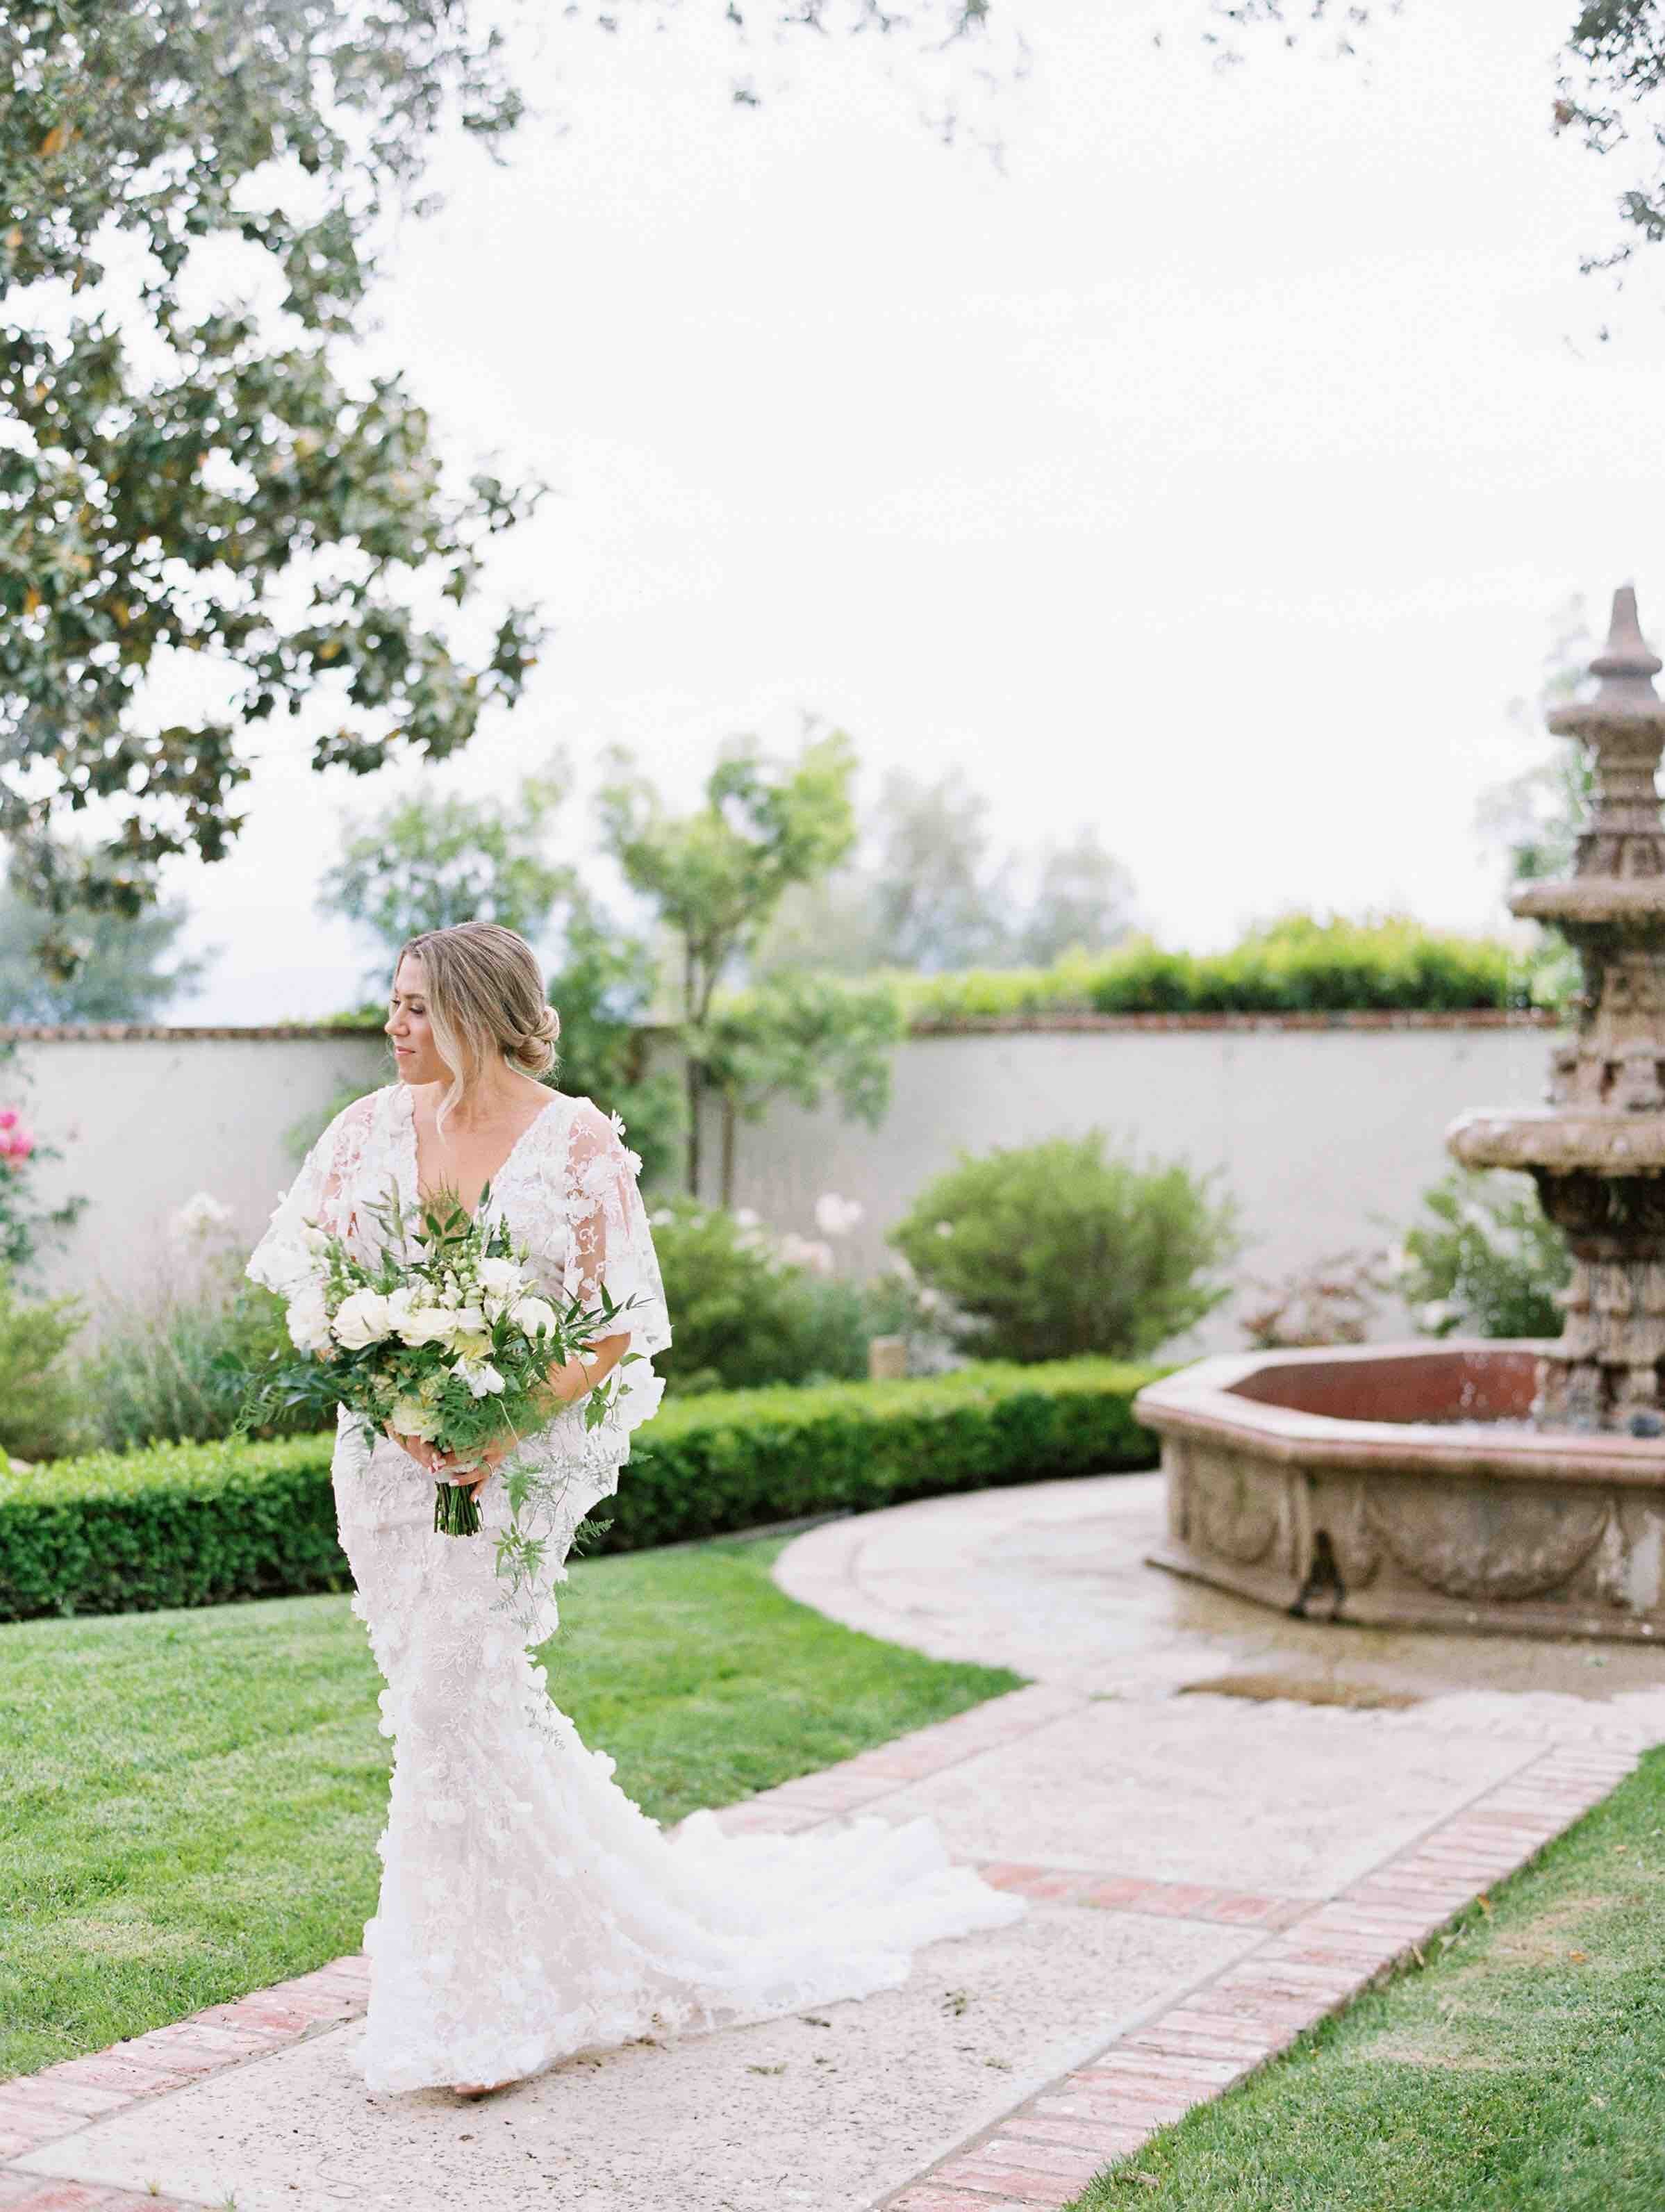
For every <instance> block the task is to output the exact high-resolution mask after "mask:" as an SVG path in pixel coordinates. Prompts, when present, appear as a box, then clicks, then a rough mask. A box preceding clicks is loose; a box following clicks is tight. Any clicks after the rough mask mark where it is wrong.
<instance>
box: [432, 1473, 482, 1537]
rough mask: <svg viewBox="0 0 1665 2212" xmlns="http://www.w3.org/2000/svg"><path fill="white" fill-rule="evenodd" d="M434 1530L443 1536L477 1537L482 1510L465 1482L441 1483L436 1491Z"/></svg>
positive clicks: (435, 1487)
mask: <svg viewBox="0 0 1665 2212" xmlns="http://www.w3.org/2000/svg"><path fill="white" fill-rule="evenodd" d="M434 1533H435V1534H437V1535H441V1536H477V1535H478V1534H479V1533H480V1509H479V1507H478V1506H477V1504H475V1502H474V1500H473V1498H471V1496H470V1494H469V1489H468V1485H467V1484H466V1483H464V1482H441V1483H438V1484H436V1485H435V1486H434Z"/></svg>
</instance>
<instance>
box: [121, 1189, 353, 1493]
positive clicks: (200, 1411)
mask: <svg viewBox="0 0 1665 2212" xmlns="http://www.w3.org/2000/svg"><path fill="white" fill-rule="evenodd" d="M168 1233H169V1240H170V1249H169V1250H168V1253H167V1261H166V1266H165V1268H164V1269H163V1270H162V1272H161V1275H160V1279H159V1280H158V1283H157V1285H156V1286H155V1288H154V1289H152V1290H151V1291H149V1292H148V1293H143V1294H141V1295H140V1296H138V1297H132V1298H127V1299H124V1300H122V1301H120V1302H118V1303H112V1304H109V1305H107V1306H106V1307H105V1308H104V1309H103V1310H101V1311H100V1315H99V1317H98V1319H99V1328H98V1341H97V1345H96V1347H95V1349H94V1351H93V1352H91V1354H90V1355H89V1356H88V1359H87V1361H86V1363H85V1364H84V1365H83V1367H82V1370H81V1374H80V1376H79V1378H78V1380H79V1382H80V1384H81V1388H82V1394H83V1396H84V1399H85V1403H86V1410H87V1418H88V1422H89V1424H90V1425H91V1427H92V1430H93V1437H92V1439H91V1441H92V1442H94V1443H96V1444H100V1445H102V1446H103V1447H104V1448H105V1449H107V1450H110V1451H126V1450H129V1449H131V1448H132V1447H133V1446H134V1445H136V1444H149V1443H211V1442H213V1441H215V1440H216V1439H217V1438H220V1437H228V1436H230V1435H231V1434H232V1432H233V1431H234V1430H235V1429H236V1428H238V1426H239V1425H240V1414H241V1412H242V1408H243V1406H244V1402H245V1401H246V1398H247V1395H248V1389H249V1383H250V1382H251V1380H252V1376H253V1375H254V1374H255V1372H256V1371H257V1370H259V1369H262V1368H264V1366H265V1365H266V1364H268V1362H269V1361H270V1359H271V1358H272V1357H273V1356H274V1355H275V1354H276V1355H281V1356H282V1357H283V1358H292V1357H293V1352H292V1348H291V1346H290V1344H289V1336H288V1333H287V1331H286V1330H285V1328H284V1325H283V1302H282V1300H281V1299H279V1298H276V1297H274V1296H273V1295H272V1293H271V1292H270V1291H267V1290H263V1289H261V1288H260V1287H259V1286H258V1285H257V1284H254V1283H251V1282H250V1281H249V1280H248V1279H247V1278H246V1276H245V1275H244V1273H243V1261H244V1256H245V1255H244V1250H243V1246H242V1243H241V1241H240V1239H239V1238H238V1237H236V1235H235V1233H234V1227H233V1223H232V1217H231V1215H230V1212H228V1209H227V1208H226V1207H225V1206H222V1205H221V1204H220V1203H219V1201H218V1200H216V1199H213V1198H211V1197H210V1196H208V1195H207V1194H204V1193H198V1194H197V1196H196V1197H195V1198H193V1199H191V1200H188V1201H187V1202H186V1204H185V1206H182V1207H181V1208H180V1209H179V1212H178V1213H177V1214H176V1215H175V1216H174V1218H173V1222H172V1224H171V1225H170V1226H169V1232H168ZM314 1418H315V1417H314V1416H311V1415H308V1414H307V1413H304V1412H302V1413H295V1414H294V1415H291V1416H289V1417H287V1418H286V1417H284V1416H283V1415H277V1416H275V1417H272V1418H270V1419H266V1420H264V1422H263V1424H262V1425H261V1426H260V1427H259V1428H258V1430H257V1431H256V1433H257V1434H258V1435H259V1436H262V1437H271V1436H281V1435H295V1434H297V1433H299V1432H300V1431H302V1430H303V1429H305V1428H306V1427H307V1426H309V1425H311V1422H312V1420H313V1419H314Z"/></svg>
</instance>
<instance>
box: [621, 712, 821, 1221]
mask: <svg viewBox="0 0 1665 2212" xmlns="http://www.w3.org/2000/svg"><path fill="white" fill-rule="evenodd" d="M615 765H616V771H617V772H616V774H615V777H614V780H613V781H612V782H611V783H610V784H609V785H608V786H607V787H605V790H604V791H603V792H602V793H601V794H600V801H599V804H600V811H601V819H602V823H603V829H604V834H605V837H606V840H607V843H608V846H609V848H610V849H611V852H612V854H613V855H614V857H615V858H616V859H617V861H618V864H619V866H620V867H621V868H622V869H623V872H624V875H625V878H626V880H627V881H628V882H629V884H630V886H631V888H632V889H633V890H635V891H637V892H638V893H640V894H641V896H642V897H643V898H645V899H647V901H648V902H650V903H651V905H652V906H653V908H654V910H655V912H656V914H657V915H658V917H659V921H660V922H661V923H662V924H663V925H664V926H665V927H666V928H668V929H669V930H670V931H671V933H673V934H674V937H675V939H676V941H677V944H678V958H679V964H680V970H681V972H680V975H679V978H678V983H677V991H678V1003H679V1014H680V1021H681V1028H682V1033H683V1040H684V1048H685V1050H684V1064H685V1083H686V1111H687V1125H688V1126H687V1159H686V1177H687V1188H688V1189H689V1191H690V1194H692V1195H695V1196H697V1195H698V1193H699V1187H700V1099H701V1095H702V1090H703V1087H704V1067H703V1062H702V1058H701V1052H700V1039H701V1038H702V1035H703V1033H704V1031H705V1030H706V1027H707V1024H708V1021H709V1019H710V1016H711V1011H712V1001H713V999H714V995H715V993H716V990H717V987H718V985H719V983H720V982H721V981H723V979H724V976H725V975H726V973H727V972H728V971H730V970H731V969H732V968H733V966H734V965H735V963H737V962H738V960H739V959H740V958H741V957H744V955H746V954H748V953H750V952H751V951H754V950H755V948H756V946H757V943H758V941H759V939H761V937H762V935H763V932H764V931H765V930H766V929H767V927H768V926H769V921H770V920H771V918H772V917H773V915H774V914H775V910H776V908H778V907H779V905H780V902H781V899H782V897H783V896H785V894H786V893H787V890H790V889H791V887H792V886H793V884H804V883H812V882H814V881H815V880H817V878H820V877H822V876H824V875H825V874H826V873H827V872H829V870H830V869H832V868H834V867H836V866H837V864H838V862H839V861H840V860H842V858H843V857H844V855H845V854H846V853H848V850H849V848H850V846H851V843H852V842H853V841H854V836H855V820H854V813H853V811H852V808H851V805H850V779H851V776H852V775H853V774H854V769H855V759H854V754H853V752H852V751H851V749H850V742H849V739H848V738H847V737H846V736H845V735H844V733H843V732H842V731H832V732H829V733H827V734H826V735H824V736H823V737H820V738H814V739H811V740H810V741H808V742H806V743H805V745H804V747H803V749H802V750H801V751H800V753H799V757H798V758H797V760H796V761H793V762H786V763H783V762H779V761H775V760H770V759H768V758H766V757H764V756H763V753H762V752H761V751H760V750H758V748H757V745H756V744H755V742H754V741H753V740H751V739H750V738H744V739H740V740H738V741H736V742H735V743H732V744H730V745H728V746H726V747H725V749H724V750H723V751H722V752H721V754H720V756H719V758H718V760H717V763H716V765H715V766H714V769H712V771H711V774H710V775H709V776H708V778H707V780H706V786H705V797H704V800H703V802H702V805H699V806H697V807H696V808H695V809H694V811H692V812H691V813H689V814H684V815H673V814H671V813H669V812H667V811H666V810H665V805H664V803H663V801H662V800H661V799H660V797H659V793H658V792H657V791H656V790H655V788H654V787H653V785H652V784H650V783H649V782H647V781H646V780H645V778H643V777H642V776H641V775H638V774H637V773H636V772H635V769H634V767H633V765H632V763H631V762H630V759H629V755H628V754H623V753H619V754H616V755H615Z"/></svg>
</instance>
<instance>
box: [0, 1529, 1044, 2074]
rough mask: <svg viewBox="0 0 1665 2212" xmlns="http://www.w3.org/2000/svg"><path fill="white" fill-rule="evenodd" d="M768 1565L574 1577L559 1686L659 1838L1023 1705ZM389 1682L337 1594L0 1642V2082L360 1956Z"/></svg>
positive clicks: (712, 1564) (78, 1623)
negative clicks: (814, 1595)
mask: <svg viewBox="0 0 1665 2212" xmlns="http://www.w3.org/2000/svg"><path fill="white" fill-rule="evenodd" d="M779 1549H780V1543H779V1541H763V1542H758V1541H754V1542H749V1543H748V1542H738V1541H730V1542H716V1543H712V1544H708V1545H704V1546H702V1547H698V1548H697V1549H688V1550H673V1551H665V1552H642V1553H630V1554H627V1555H624V1556H622V1557H618V1558H610V1559H588V1560H580V1561H578V1562H576V1563H575V1564H574V1568H573V1578H572V1582H571V1583H570V1585H569V1586H568V1592H567V1595H566V1601H565V1604H564V1607H563V1613H564V1624H565V1625H564V1626H563V1629H562V1634H561V1635H560V1636H559V1637H558V1638H556V1641H555V1643H554V1644H552V1645H551V1646H550V1647H549V1649H548V1650H546V1651H545V1652H544V1655H543V1656H544V1660H545V1662H546V1664H547V1666H548V1668H549V1674H550V1688H551V1690H552V1692H553V1693H554V1695H555V1696H556V1699H557V1700H558V1701H559V1702H560V1704H561V1705H562V1706H563V1707H564V1708H565V1709H566V1711H568V1712H569V1713H571V1714H572V1715H573V1716H574V1719H575V1720H576V1721H577V1723H578V1725H579V1728H580V1730H581V1731H582V1733H583V1735H584V1736H585V1739H586V1741H588V1742H590V1743H592V1744H599V1745H600V1746H602V1747H605V1749H606V1750H608V1751H610V1752H611V1753H613V1755H614V1756H615V1757H616V1758H617V1761H618V1780H619V1781H620V1783H621V1784H623V1787H624V1788H625V1789H627V1790H629V1792H630V1793H631V1795H632V1796H635V1797H636V1798H637V1799H638V1800H639V1801H640V1802H641V1803H642V1804H643V1805H645V1806H646V1808H647V1810H648V1811H649V1812H650V1813H652V1814H654V1815H656V1816H657V1817H658V1818H659V1819H661V1820H676V1819H678V1818H679V1817H680V1816H681V1815H682V1814H684V1813H686V1812H688V1811H690V1809H691V1808H693V1807H695V1806H697V1805H716V1804H723V1803H726V1802H728V1801H730V1800H732V1799H733V1798H736V1797H739V1796H744V1795H745V1794H746V1793H747V1792H748V1791H749V1790H760V1789H765V1788H767V1787H769V1785H770V1784H774V1783H776V1782H781V1781H784V1780H786V1779H787V1778H788V1777H789V1776H791V1775H794V1774H802V1773H805V1772H808V1771H811V1769H813V1768H816V1767H819V1766H824V1765H828V1764H829V1763H830V1762H831V1761H832V1760H834V1759H842V1758H845V1757H847V1756H848V1754H849V1753H853V1752H856V1751H860V1750H863V1749H865V1748H866V1747H868V1746H870V1745H872V1744H878V1743H883V1742H884V1741H887V1740H888V1739H889V1738H890V1737H891V1736H894V1735H900V1734H901V1733H902V1731H903V1730H905V1729H913V1728H920V1727H923V1726H924V1725H925V1724H926V1723H927V1722H930V1721H935V1720H940V1719H943V1718H945V1717H946V1716H948V1715H949V1714H951V1713H957V1712H961V1711H964V1709H965V1708H966V1707H967V1706H969V1705H976V1704H979V1703H980V1702H981V1700H982V1699H985V1698H988V1697H993V1696H995V1695H997V1694H998V1693H999V1692H1001V1691H1004V1690H1009V1689H1014V1688H1016V1687H1017V1686H1018V1677H1017V1676H1016V1675H1013V1674H1006V1673H1004V1672H1001V1671H998V1670H995V1669H992V1668H981V1667H961V1666H946V1665H943V1664H940V1663H939V1662H936V1661H934V1660H930V1659H925V1658H921V1657H920V1656H918V1655H917V1654H915V1653H914V1652H910V1651H902V1650H896V1649H895V1648H894V1647H893V1646H891V1645H890V1644H880V1643H878V1642H876V1641H875V1640H873V1639H872V1638H870V1637H866V1636H859V1635H857V1634H855V1633H854V1632H852V1631H851V1630H848V1629H845V1628H841V1627H839V1626H836V1624H835V1623H833V1622H831V1621H829V1620H823V1618H822V1617H821V1616H820V1615H819V1614H818V1613H811V1612H809V1611H807V1610H806V1609H805V1607H800V1606H797V1605H794V1604H793V1603H792V1602H791V1601H790V1600H788V1599H787V1598H786V1597H783V1596H782V1595H781V1593H780V1592H779V1591H778V1590H777V1589H775V1586H774V1584H773V1583H771V1582H770V1581H769V1565H770V1563H771V1562H772V1560H773V1559H774V1558H775V1554H776V1553H777V1552H778V1551H779ZM379 1679H380V1678H379V1677H378V1675H377V1674H376V1671H375V1668H374V1664H373V1663H372V1662H371V1659H370V1656H369V1652H368V1646H367V1644H366V1642H365V1638H364V1632H363V1630H362V1627H361V1626H360V1625H359V1623H358V1622H357V1621H356V1620H354V1619H353V1617H352V1615H351V1614H350V1613H349V1611H348V1607H347V1600H346V1599H345V1598H344V1597H307V1598H281V1599H272V1600H269V1601H265V1602H263V1603H256V1604H248V1605H232V1606H220V1607H212V1608H205V1609H203V1610H199V1611H191V1612H179V1613H138V1614H126V1615H119V1616H115V1617H104V1618H98V1619H88V1620H38V1621H26V1622H21V1623H14V1624H11V1625H8V1626H0V2078H3V2076H5V2075H8V2074H12V2073H24V2072H28V2071H31V2070H32V2069H34V2068H36V2067H38V2066H44V2065H47V2064H49V2063H51V2062H52V2060H54V2059H58V2058H64V2057H71V2056H73V2055H76V2054H77V2053H79V2052H82V2051H93V2050H97V2049H99V2048H100V2047H101V2046H102V2045H105V2044H107V2043H110V2042H112V2041H114V2040H115V2039H116V2038H117V2037H118V2036H123V2035H133V2034H137V2033H139V2032H140V2031H141V2030H143V2029H144V2028H147V2027H156V2026H158V2025H160V2024H161V2023H162V2022H164V2021H172V2020H177V2019H179V2018H180V2017H181V2016H182V2015H185V2014H186V2013H189V2012H194V2011H196V2010H197V2008H199V2007H201V2006H203V2005H208V2004H214V2003H217V2002H221V2001H222V2000H223V1999H225V1998H228V1997H232V1996H240V1995H241V1994H242V1993H243V1992H244V1991H246V1990H251V1989H257V1988H259V1987H260V1986H262V1985H263V1984H266V1983H269V1982H274V1981H279V1980H282V1979H283V1978H285V1977H286V1976H288V1975H290V1974H295V1973H300V1972H304V1971H305V1970H306V1969H307V1967H309V1966H317V1965H319V1964H320V1963H321V1962H322V1961H323V1960H326V1959H331V1958H334V1957H336V1956H337V1954H340V1953H341V1952H343V1951H349V1950H355V1949H356V1948H357V1947H358V1944H359V1942H360V1938H361V1935H362V1928H363V1923H364V1921H365V1920H366V1918H367V1917H368V1915H369V1913H370V1911H371V1910H372V1909H373V1907H374V1902H375V1882H376V1875H377V1872H378V1862H377V1860H376V1857H375V1850H374V1846H375V1839H376V1838H377V1836H378V1834H379V1833H380V1828H381V1823H382V1818H383V1812H384V1808H385V1804H386V1788H387V1762H388V1758H389V1755H390V1747H389V1746H388V1744H387V1742H386V1739H385V1738H384V1737H382V1736H381V1735H380V1734H379V1733H378V1730H377V1720H378V1714H377V1709H376V1692H377V1688H378V1686H379Z"/></svg>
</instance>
